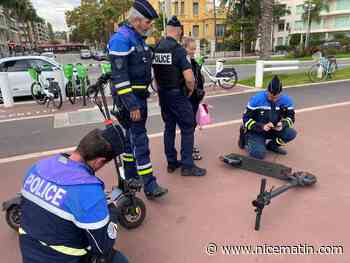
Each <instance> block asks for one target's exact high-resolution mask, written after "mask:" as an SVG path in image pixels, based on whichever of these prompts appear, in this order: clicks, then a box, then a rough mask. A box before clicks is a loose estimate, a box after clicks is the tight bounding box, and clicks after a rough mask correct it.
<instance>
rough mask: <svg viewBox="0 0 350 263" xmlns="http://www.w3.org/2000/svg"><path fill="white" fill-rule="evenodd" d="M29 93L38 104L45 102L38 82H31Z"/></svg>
mask: <svg viewBox="0 0 350 263" xmlns="http://www.w3.org/2000/svg"><path fill="white" fill-rule="evenodd" d="M30 93H31V94H32V97H33V99H34V100H35V101H36V103H38V104H39V105H44V104H45V102H46V100H47V97H46V95H45V92H44V90H43V88H42V86H41V84H40V83H39V82H34V83H33V84H32V86H31V87H30Z"/></svg>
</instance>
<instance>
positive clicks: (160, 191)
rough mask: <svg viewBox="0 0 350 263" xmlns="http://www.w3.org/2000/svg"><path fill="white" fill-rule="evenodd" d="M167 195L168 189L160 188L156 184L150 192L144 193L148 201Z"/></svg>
mask: <svg viewBox="0 0 350 263" xmlns="http://www.w3.org/2000/svg"><path fill="white" fill-rule="evenodd" d="M167 193H168V189H166V188H164V187H161V186H160V185H158V184H157V185H156V186H155V188H154V189H153V190H152V191H151V192H145V195H146V197H147V198H148V199H150V200H154V199H157V198H160V197H162V196H164V195H166V194H167Z"/></svg>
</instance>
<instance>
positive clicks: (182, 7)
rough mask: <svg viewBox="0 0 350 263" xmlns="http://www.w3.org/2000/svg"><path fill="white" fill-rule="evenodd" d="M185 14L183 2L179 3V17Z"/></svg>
mask: <svg viewBox="0 0 350 263" xmlns="http://www.w3.org/2000/svg"><path fill="white" fill-rule="evenodd" d="M184 14H185V2H184V1H181V6H180V15H184Z"/></svg>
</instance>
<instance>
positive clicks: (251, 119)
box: [243, 91, 295, 133]
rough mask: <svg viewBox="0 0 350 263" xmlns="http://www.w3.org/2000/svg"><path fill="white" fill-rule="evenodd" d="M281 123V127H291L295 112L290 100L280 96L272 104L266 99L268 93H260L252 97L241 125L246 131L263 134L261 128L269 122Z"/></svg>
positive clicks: (285, 96) (283, 95)
mask: <svg viewBox="0 0 350 263" xmlns="http://www.w3.org/2000/svg"><path fill="white" fill-rule="evenodd" d="M280 121H281V122H282V124H283V127H293V124H294V122H295V110H294V103H293V101H292V99H291V98H290V97H289V96H287V95H285V94H282V95H281V96H280V97H279V99H278V100H277V101H276V102H275V103H273V102H271V101H269V99H268V92H267V91H261V92H259V93H257V94H256V95H255V96H253V97H252V98H251V99H250V100H249V102H248V105H247V107H246V110H245V112H244V114H243V123H244V126H245V128H246V130H248V131H253V132H258V133H259V132H263V126H264V125H265V124H267V123H269V122H272V123H273V124H275V125H276V124H277V123H278V122H280Z"/></svg>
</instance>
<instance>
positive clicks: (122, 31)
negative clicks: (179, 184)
mask: <svg viewBox="0 0 350 263" xmlns="http://www.w3.org/2000/svg"><path fill="white" fill-rule="evenodd" d="M157 17H158V15H157V13H156V11H155V10H154V9H153V7H152V6H151V5H150V4H149V3H148V2H147V1H145V0H136V1H135V2H134V5H133V7H132V8H131V9H130V12H129V17H128V23H126V24H125V25H123V26H122V27H121V28H119V30H118V32H117V33H116V34H114V35H113V36H112V37H111V39H110V41H109V44H108V48H109V57H110V61H111V65H112V85H113V86H112V92H113V97H114V101H115V103H116V104H117V107H118V109H119V111H120V112H121V115H122V116H124V118H123V119H124V120H122V121H121V123H122V124H123V127H124V128H125V129H126V137H127V142H126V145H125V154H124V155H123V158H122V159H123V163H124V168H125V173H126V179H129V178H132V177H135V178H138V177H139V176H141V177H142V178H143V182H144V191H145V194H146V196H147V197H148V198H149V199H154V198H158V197H161V196H163V195H165V194H166V193H167V192H168V190H167V189H165V188H163V187H161V186H159V185H158V184H157V181H156V178H155V176H154V175H153V168H152V163H151V159H150V149H149V140H148V136H147V131H146V121H147V98H148V97H149V92H148V90H147V88H148V85H149V84H150V83H151V80H152V79H151V78H152V72H151V71H152V52H151V50H150V48H149V47H148V46H147V45H146V43H145V41H144V39H145V38H146V37H147V36H148V35H149V32H150V30H151V27H152V20H154V19H156V18H157Z"/></svg>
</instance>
